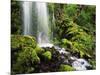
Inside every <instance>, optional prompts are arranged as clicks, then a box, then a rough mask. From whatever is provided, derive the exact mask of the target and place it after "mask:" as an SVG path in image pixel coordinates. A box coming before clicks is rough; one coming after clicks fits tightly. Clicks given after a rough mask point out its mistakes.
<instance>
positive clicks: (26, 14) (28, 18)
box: [22, 1, 32, 35]
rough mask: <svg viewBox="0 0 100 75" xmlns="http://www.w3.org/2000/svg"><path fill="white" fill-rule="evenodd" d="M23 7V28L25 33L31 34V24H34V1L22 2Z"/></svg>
mask: <svg viewBox="0 0 100 75" xmlns="http://www.w3.org/2000/svg"><path fill="white" fill-rule="evenodd" d="M22 8H23V14H22V15H23V23H24V26H23V30H24V35H30V34H31V28H32V26H31V24H32V2H26V1H24V2H23V3H22Z"/></svg>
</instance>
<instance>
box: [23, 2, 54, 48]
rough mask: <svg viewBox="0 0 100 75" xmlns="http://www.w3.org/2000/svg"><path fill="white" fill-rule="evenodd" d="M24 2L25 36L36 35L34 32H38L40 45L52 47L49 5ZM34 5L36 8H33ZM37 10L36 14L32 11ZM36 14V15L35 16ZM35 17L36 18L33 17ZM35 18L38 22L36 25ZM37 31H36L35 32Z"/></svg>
mask: <svg viewBox="0 0 100 75" xmlns="http://www.w3.org/2000/svg"><path fill="white" fill-rule="evenodd" d="M33 3H34V2H23V4H22V8H23V23H24V24H23V25H24V26H23V30H24V35H34V34H33V32H36V34H37V35H36V38H37V42H38V45H39V46H40V47H47V46H49V47H51V46H52V44H51V43H50V37H51V36H50V32H51V30H50V26H49V18H48V11H47V3H40V2H35V4H33ZM33 5H34V7H33ZM33 9H34V10H35V11H34V12H33V11H32V10H33ZM34 13H35V14H34ZM33 15H35V17H32V16H33ZM33 18H34V19H35V21H36V24H37V26H36V25H34V22H35V21H33ZM34 29H35V30H34Z"/></svg>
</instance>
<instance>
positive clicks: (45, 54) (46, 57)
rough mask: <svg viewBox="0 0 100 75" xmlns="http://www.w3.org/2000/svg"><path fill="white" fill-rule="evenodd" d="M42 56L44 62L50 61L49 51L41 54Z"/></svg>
mask: <svg viewBox="0 0 100 75" xmlns="http://www.w3.org/2000/svg"><path fill="white" fill-rule="evenodd" d="M43 56H44V58H45V59H46V60H51V58H52V54H51V52H50V51H46V52H45V53H43Z"/></svg>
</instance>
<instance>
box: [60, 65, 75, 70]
mask: <svg viewBox="0 0 100 75" xmlns="http://www.w3.org/2000/svg"><path fill="white" fill-rule="evenodd" d="M59 71H74V68H73V67H71V66H69V65H63V64H61V65H60V67H59Z"/></svg>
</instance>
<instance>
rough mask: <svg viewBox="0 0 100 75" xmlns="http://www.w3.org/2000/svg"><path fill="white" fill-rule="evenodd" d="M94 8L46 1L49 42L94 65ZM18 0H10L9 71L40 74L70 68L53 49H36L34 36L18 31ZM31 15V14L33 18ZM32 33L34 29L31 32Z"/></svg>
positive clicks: (19, 23)
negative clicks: (49, 33) (50, 39)
mask: <svg viewBox="0 0 100 75" xmlns="http://www.w3.org/2000/svg"><path fill="white" fill-rule="evenodd" d="M95 8H96V7H95V6H94V5H93V6H90V5H76V4H57V3H48V11H49V20H50V25H51V30H52V31H53V44H54V45H57V46H59V47H61V48H65V50H66V51H69V52H70V53H71V55H72V56H76V57H78V58H84V59H86V60H87V61H88V62H89V63H90V64H91V65H92V69H95V68H96V58H95V56H96V52H95V42H96V39H95V38H96V37H95V36H96V34H95V33H96V29H95V28H96V24H95V16H96V13H95V12H96V11H95V10H96V9H95ZM21 16H22V15H21V7H20V2H19V1H15V0H12V1H11V72H12V74H18V73H20V74H21V73H41V72H58V71H74V70H75V69H74V68H73V67H72V66H71V64H69V63H68V64H63V62H64V59H65V58H66V59H68V60H69V58H68V56H64V57H65V58H62V56H61V54H60V53H59V52H58V51H57V50H56V49H55V48H54V47H52V48H40V47H39V46H38V44H37V41H36V38H35V36H29V35H26V36H24V35H21V34H22V18H21ZM34 17H35V15H33V21H34ZM33 33H35V32H33Z"/></svg>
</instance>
